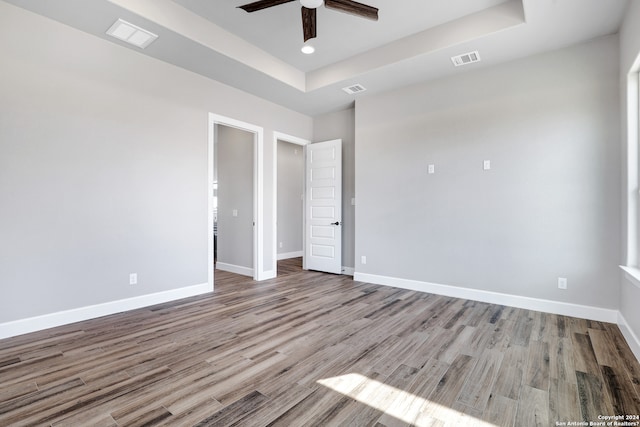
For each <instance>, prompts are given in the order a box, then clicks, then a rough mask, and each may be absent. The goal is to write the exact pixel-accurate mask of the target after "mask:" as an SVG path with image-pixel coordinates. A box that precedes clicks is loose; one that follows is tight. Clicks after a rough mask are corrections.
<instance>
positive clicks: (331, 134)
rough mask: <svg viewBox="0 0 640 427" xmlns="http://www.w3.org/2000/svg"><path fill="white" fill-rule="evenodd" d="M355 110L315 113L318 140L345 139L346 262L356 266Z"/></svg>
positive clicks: (348, 267)
mask: <svg viewBox="0 0 640 427" xmlns="http://www.w3.org/2000/svg"><path fill="white" fill-rule="evenodd" d="M354 127H355V110H354V109H353V108H350V109H347V110H341V111H336V112H332V113H328V114H324V115H322V116H317V117H314V122H313V138H314V139H313V140H314V141H315V142H321V141H330V140H333V139H342V266H343V267H346V268H347V271H348V270H350V269H353V267H354V265H355V263H354V254H355V206H353V205H352V204H351V200H352V199H353V198H355V197H356V195H355V128H354Z"/></svg>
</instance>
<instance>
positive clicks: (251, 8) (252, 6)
mask: <svg viewBox="0 0 640 427" xmlns="http://www.w3.org/2000/svg"><path fill="white" fill-rule="evenodd" d="M292 1H296V0H260V1H254V2H253V3H249V4H245V5H243V6H238V7H239V8H240V9H242V10H244V11H246V12H255V11H257V10H262V9H266V8H268V7H273V6H278V5H280V4H285V3H289V2H292Z"/></svg>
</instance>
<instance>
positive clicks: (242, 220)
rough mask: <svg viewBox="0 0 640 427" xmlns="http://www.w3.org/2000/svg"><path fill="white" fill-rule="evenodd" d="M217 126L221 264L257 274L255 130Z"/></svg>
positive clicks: (219, 259)
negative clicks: (254, 194) (254, 237)
mask: <svg viewBox="0 0 640 427" xmlns="http://www.w3.org/2000/svg"><path fill="white" fill-rule="evenodd" d="M216 127H217V137H216V144H217V151H216V155H217V157H216V168H217V178H218V242H217V243H218V250H217V252H218V267H219V268H222V269H225V268H226V269H228V268H229V266H231V268H234V267H240V269H237V268H234V269H233V270H232V271H234V272H245V273H246V274H247V275H249V276H253V213H254V212H253V211H254V209H253V199H254V197H253V192H254V188H253V178H254V171H253V159H254V153H253V151H254V148H253V146H254V143H253V140H254V134H253V133H251V132H247V131H244V130H240V129H236V128H232V127H230V126H224V125H216ZM234 213H235V215H234Z"/></svg>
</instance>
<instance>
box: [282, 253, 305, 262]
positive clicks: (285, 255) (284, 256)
mask: <svg viewBox="0 0 640 427" xmlns="http://www.w3.org/2000/svg"><path fill="white" fill-rule="evenodd" d="M303 254H304V253H303V252H302V251H297V252H286V253H283V254H278V261H282V260H283V259H290V258H300V257H301V256H302V255H303Z"/></svg>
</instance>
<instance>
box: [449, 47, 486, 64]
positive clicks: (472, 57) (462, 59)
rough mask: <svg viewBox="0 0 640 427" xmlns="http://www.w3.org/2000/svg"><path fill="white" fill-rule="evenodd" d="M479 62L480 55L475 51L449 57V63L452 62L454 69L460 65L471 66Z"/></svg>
mask: <svg viewBox="0 0 640 427" xmlns="http://www.w3.org/2000/svg"><path fill="white" fill-rule="evenodd" d="M479 61H480V54H479V53H478V51H477V50H474V51H473V52H467V53H463V54H462V55H458V56H452V57H451V62H453V65H455V66H456V67H459V66H461V65H467V64H473V63H474V62H479Z"/></svg>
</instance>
